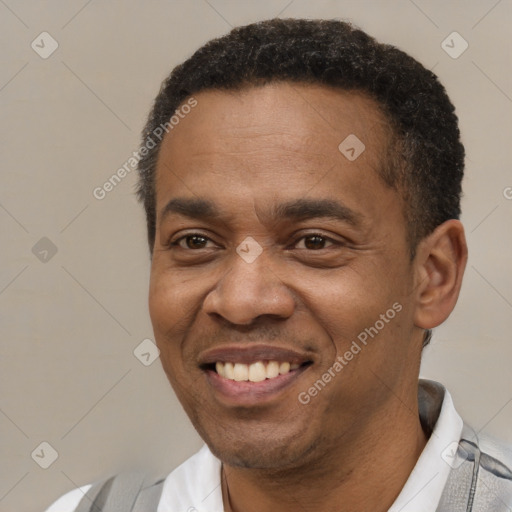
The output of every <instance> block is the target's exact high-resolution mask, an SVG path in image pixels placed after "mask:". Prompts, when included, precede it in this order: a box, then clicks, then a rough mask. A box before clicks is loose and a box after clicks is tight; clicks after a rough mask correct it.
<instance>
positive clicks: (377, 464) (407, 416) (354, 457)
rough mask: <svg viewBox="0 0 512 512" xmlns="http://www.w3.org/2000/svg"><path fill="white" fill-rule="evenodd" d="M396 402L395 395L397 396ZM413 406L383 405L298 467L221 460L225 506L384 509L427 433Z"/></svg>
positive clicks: (341, 511)
mask: <svg viewBox="0 0 512 512" xmlns="http://www.w3.org/2000/svg"><path fill="white" fill-rule="evenodd" d="M397 403H398V401H397ZM413 403H414V407H410V408H409V407H404V404H403V403H399V405H398V406H397V408H396V410H394V411H389V409H386V410H385V411H384V413H383V414H381V415H380V416H379V417H376V418H374V421H372V425H371V426H369V427H368V428H366V429H364V431H361V432H358V433H356V432H352V431H351V432H350V435H346V436H344V438H343V440H342V441H338V442H337V445H336V446H335V448H331V449H329V450H328V451H326V452H324V453H322V454H321V456H319V457H317V459H316V460H314V461H308V463H307V464H306V465H305V467H302V468H293V469H290V468H287V469H286V470H261V469H247V468H238V467H231V466H225V465H223V475H222V476H223V478H222V488H223V489H222V493H223V500H224V507H225V510H226V512H271V511H272V512H274V511H275V510H279V511H280V512H292V511H294V512H295V511H296V510H297V509H300V510H301V511H304V512H313V511H314V512H323V511H330V512H332V511H336V512H349V511H350V512H363V511H367V510H372V511H374V512H380V511H382V512H384V511H387V510H388V509H389V507H390V506H391V505H392V504H393V502H394V501H395V499H396V498H397V497H398V495H399V494H400V491H401V489H402V488H403V486H404V485H405V482H406V481H407V479H408V477H409V475H410V473H411V471H412V469H413V468H414V466H415V464H416V462H417V460H418V458H419V456H420V454H421V452H422V450H423V448H424V447H425V444H426V442H427V437H426V435H425V433H424V432H423V429H422V427H421V423H420V420H419V414H418V407H417V398H415V400H414V402H413Z"/></svg>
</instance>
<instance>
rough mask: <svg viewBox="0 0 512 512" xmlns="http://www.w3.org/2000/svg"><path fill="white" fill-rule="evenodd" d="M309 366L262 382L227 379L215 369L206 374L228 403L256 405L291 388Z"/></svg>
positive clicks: (222, 398)
mask: <svg viewBox="0 0 512 512" xmlns="http://www.w3.org/2000/svg"><path fill="white" fill-rule="evenodd" d="M309 366H310V365H308V366H301V367H299V368H297V369H295V370H290V371H289V372H288V373H285V374H284V375H278V376H277V377H274V378H272V379H265V380H262V381H260V382H249V381H236V380H231V379H225V378H224V377H221V376H220V375H219V374H218V373H217V372H215V371H213V370H206V375H207V377H208V381H209V382H210V384H211V386H212V387H213V388H214V389H215V391H217V392H218V394H219V395H220V398H221V400H222V401H224V402H226V403H227V405H239V406H254V405H260V404H262V403H266V402H269V401H271V400H273V399H275V398H276V397H277V396H278V395H279V394H280V393H281V392H282V391H284V390H285V389H287V388H289V387H290V386H291V385H292V384H293V383H294V382H295V381H296V380H297V379H298V378H299V376H300V375H302V374H303V373H304V372H305V371H306V370H307V369H308V368H309Z"/></svg>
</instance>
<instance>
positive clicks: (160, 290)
mask: <svg viewBox="0 0 512 512" xmlns="http://www.w3.org/2000/svg"><path fill="white" fill-rule="evenodd" d="M195 98H196V100H197V106H196V107H195V108H193V109H192V111H191V112H190V113H189V114H188V115H187V116H186V117H185V118H184V119H182V120H181V121H180V123H179V124H178V125H177V126H175V127H174V128H173V130H172V131H171V132H170V133H169V134H168V135H167V136H166V138H165V139H164V142H163V145H162V148H161V151H160V155H159V160H158V166H157V177H156V197H157V228H156V241H155V246H154V254H153V261H152V272H151V285H150V297H149V304H150V314H151V319H152V322H153V327H154V332H155V338H156V342H157V344H158V347H159V348H160V351H161V355H160V357H161V361H162V365H163V368H164V370H165V372H166V374H167V376H168V378H169V380H170V382H171V384H172V386H173V388H174V390H175V392H176V394H177V396H178V398H179V399H180V401H181V403H182V405H183V407H184V408H185V410H186V412H187V414H188V415H189V417H190V418H191V421H192V422H193V424H194V426H195V427H196V429H197V430H198V432H199V433H200V435H201V436H202V437H203V439H204V440H205V441H206V442H207V443H208V445H209V446H210V449H211V450H212V451H213V452H214V453H215V454H216V455H217V456H218V457H219V458H221V459H222V460H223V461H224V462H226V463H227V464H231V465H239V466H245V467H254V468H286V467H293V466H294V465H296V464H298V461H301V463H302V462H306V461H308V460H310V461H311V460H313V459H315V458H319V457H322V456H324V455H325V454H327V453H329V452H330V451H331V450H332V449H333V447H335V446H339V443H340V441H341V440H343V439H345V440H346V442H350V438H351V437H352V436H355V434H356V433H357V434H360V433H361V432H362V431H363V430H365V429H372V428H374V425H375V424H377V423H378V424H380V425H381V426H383V425H384V424H388V423H390V422H392V421H395V420H396V419H397V416H396V415H400V414H404V415H405V414H411V410H410V408H409V407H408V406H406V405H404V404H403V403H402V402H404V401H405V400H406V399H407V397H409V396H410V393H411V385H412V386H414V388H413V393H415V392H416V387H415V386H416V379H417V372H418V364H419V354H420V344H421V343H416V342H415V343H413V342H412V341H411V340H412V339H415V340H416V341H418V340H420V336H419V334H420V331H419V330H418V329H416V328H415V327H414V325H413V324H414V322H413V312H414V305H413V304H412V303H411V300H410V294H411V291H412V289H413V287H414V272H413V266H412V264H411V263H410V260H409V247H408V245H407V243H406V224H405V221H404V218H403V213H402V211H403V204H402V201H401V199H400V196H399V195H398V193H397V192H396V191H395V190H392V189H390V188H389V187H387V186H386V185H385V184H384V183H383V181H382V180H381V178H380V177H379V176H378V174H377V172H376V169H378V168H379V166H381V165H382V164H383V162H384V159H385V155H386V137H385V135H384V134H385V133H386V131H385V130H386V129H385V121H384V119H383V116H382V115H381V114H380V113H379V112H378V110H377V108H376V106H375V104H374V103H373V102H372V101H371V100H370V99H368V98H366V97H365V96H363V95H361V94H357V93H354V92H344V91H337V90H332V89H329V88H326V87H322V86H311V85H298V84H288V83H279V84H273V85H266V86H264V87H259V88H249V89H245V90H242V91H231V92H221V91H206V92H202V93H199V94H197V95H196V96H195ZM351 134H353V135H355V136H356V137H357V138H358V139H360V141H362V142H363V143H364V145H365V149H364V151H363V152H362V153H361V154H360V155H359V156H358V157H357V158H356V159H353V157H354V155H356V156H357V152H358V151H360V149H361V148H362V147H361V146H355V145H354V144H355V143H354V140H355V139H353V138H352V139H348V142H349V143H348V147H344V146H342V149H343V151H340V149H338V146H339V145H340V143H341V142H342V141H343V140H345V139H346V138H347V137H348V136H349V135H351ZM352 147H354V151H351V148H352ZM347 156H348V157H350V158H347ZM207 206H208V207H207ZM363 333H366V339H365V335H364V334H363ZM362 340H364V342H363V341H362ZM354 342H356V345H354ZM356 347H359V350H358V348H356ZM348 352H350V353H351V354H352V357H350V355H349V354H347V353H348ZM338 358H341V359H338ZM336 361H338V365H337V366H336V365H335V362H336ZM342 361H343V362H342ZM217 362H220V363H223V364H222V365H221V366H220V368H221V369H220V371H221V372H223V371H224V372H229V369H228V368H227V367H229V366H230V365H233V367H234V375H235V378H236V379H242V380H241V381H239V380H233V374H231V373H228V376H227V377H225V376H224V377H223V376H221V375H219V374H218V373H217V372H216V370H215V366H216V364H215V363H217ZM287 363H291V364H292V370H291V371H287V369H288V365H287ZM251 365H253V366H252V367H251ZM333 365H335V366H334V367H333ZM340 365H341V369H340ZM297 366H298V367H297ZM222 368H224V370H223V369H222ZM278 369H280V371H281V372H282V373H280V374H279V375H277V376H275V374H276V372H277V371H279V370H278ZM247 372H249V374H250V375H251V378H252V380H255V381H257V382H252V381H247V380H246V379H247ZM267 372H268V373H267ZM326 374H327V375H328V376H326ZM329 375H330V378H329ZM269 376H270V377H269ZM261 379H264V380H261ZM319 381H322V382H323V385H322V382H319ZM326 381H327V382H326ZM315 382H316V387H315ZM312 389H313V390H312ZM315 390H316V392H315ZM390 411H391V417H390ZM377 420H378V421H377ZM375 434H377V433H375Z"/></svg>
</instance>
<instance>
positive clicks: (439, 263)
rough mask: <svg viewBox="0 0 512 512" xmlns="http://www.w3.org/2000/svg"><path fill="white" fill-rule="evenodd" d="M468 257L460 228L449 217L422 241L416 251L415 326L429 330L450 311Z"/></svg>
mask: <svg viewBox="0 0 512 512" xmlns="http://www.w3.org/2000/svg"><path fill="white" fill-rule="evenodd" d="M467 257H468V250H467V244H466V237H465V235H464V227H463V225H462V223H461V222H460V221H458V220H455V219H451V220H448V221H446V222H444V223H443V224H441V225H439V226H438V227H437V228H436V229H435V230H434V231H433V232H432V233H431V234H430V235H429V236H428V237H426V238H425V239H424V240H422V241H421V242H420V244H419V246H418V251H417V254H416V258H415V260H416V262H415V264H416V265H417V273H416V276H417V282H416V288H415V294H414V297H415V303H416V307H415V315H414V320H415V325H416V326H417V327H420V328H422V329H432V328H434V327H437V326H438V325H440V324H441V323H443V322H444V321H445V320H446V319H447V318H448V316H450V313H451V312H452V310H453V308H454V307H455V304H456V303H457V299H458V296H459V292H460V288H461V286H462V277H463V274H464V269H465V268H466V262H467Z"/></svg>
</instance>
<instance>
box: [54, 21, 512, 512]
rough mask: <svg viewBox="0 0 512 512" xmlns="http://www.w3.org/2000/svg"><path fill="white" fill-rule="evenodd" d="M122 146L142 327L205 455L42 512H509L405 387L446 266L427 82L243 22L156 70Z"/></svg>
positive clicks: (358, 49) (445, 113) (365, 40)
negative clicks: (131, 190) (140, 257)
mask: <svg viewBox="0 0 512 512" xmlns="http://www.w3.org/2000/svg"><path fill="white" fill-rule="evenodd" d="M143 144H144V146H145V147H146V148H147V150H146V151H143V152H141V154H142V153H144V154H143V156H142V159H141V161H140V163H139V171H140V182H139V190H138V194H139V198H140V199H141V200H142V202H143V204H144V207H145V211H146V215H147V226H148V240H149V246H150V251H151V255H152V263H151V283H150V293H149V304H150V315H151V320H152V323H153V328H154V333H155V339H156V343H157V345H158V347H159V349H160V358H161V361H162V365H163V368H164V370H165V372H166V374H167V376H168V378H169V381H170V383H171V384H172V386H173V388H174V391H175V392H176V394H177V396H178V398H179V400H180V402H181V404H182V405H183V407H184V409H185V410H186V412H187V414H188V416H189V417H190V419H191V421H192V423H193V425H194V427H195V428H196V429H197V431H198V432H199V434H200V435H201V437H202V438H203V439H204V441H205V443H206V445H205V446H204V447H203V449H202V450H201V451H200V452H198V453H197V454H196V455H194V456H193V457H191V458H190V459H189V460H188V461H186V462H185V463H184V464H183V465H181V466H180V467H179V468H177V469H176V470H174V471H173V472H172V473H171V474H170V475H169V476H168V477H167V478H166V479H165V481H164V482H159V483H158V484H155V485H153V486H150V485H146V486H145V487H143V489H142V490H141V492H139V488H140V487H141V485H142V484H138V486H136V485H135V484H134V485H131V486H127V487H126V488H123V487H119V486H118V487H117V488H116V482H117V480H109V481H108V482H107V485H106V486H104V487H103V488H101V486H99V485H95V486H93V487H92V488H91V487H90V486H85V487H83V488H81V489H78V490H75V491H73V492H71V493H69V494H68V495H66V496H65V497H63V498H61V500H60V501H59V502H56V503H55V504H54V505H53V506H52V507H50V509H48V511H49V512H50V511H51V512H54V511H57V510H59V511H63V512H64V511H71V510H75V508H76V507H77V506H78V508H77V510H90V509H91V510H92V509H96V510H103V509H104V510H108V507H109V506H110V505H107V504H106V503H110V504H111V505H112V504H113V505H114V506H118V507H119V508H113V509H112V510H131V506H132V505H133V503H135V505H134V510H158V511H159V512H163V511H169V512H181V511H183V512H184V511H187V510H188V511H204V512H206V511H207V512H221V511H223V510H225V511H231V512H268V511H271V510H272V511H275V510H279V511H280V512H288V511H297V510H300V511H308V512H309V511H315V512H321V511H327V510H329V511H340V512H342V511H346V512H348V511H349V512H363V511H373V512H379V511H382V512H383V511H387V510H389V511H393V512H398V511H401V512H420V511H425V512H426V511H432V512H433V511H436V510H438V511H449V512H457V511H474V512H477V511H478V512H480V511H491V510H492V511H493V512H496V511H506V510H511V507H512V471H511V469H510V468H511V467H512V455H511V453H510V450H509V449H508V448H506V447H504V446H501V445H500V444H499V443H497V442H495V441H493V440H489V439H488V438H486V437H485V436H483V435H481V434H480V433H477V432H475V431H474V430H472V429H471V428H470V427H469V426H468V425H465V424H464V423H463V421H462V419H461V418H460V416H459V415H458V414H457V412H456V411H455V409H454V406H453V403H452V400H451V397H450V394H449V393H448V391H447V390H445V388H444V387H443V386H441V385H440V384H438V383H435V382H431V381H425V380H421V381H419V384H418V376H419V368H420V360H421V353H422V349H423V347H424V346H425V345H426V344H427V343H428V341H429V339H430V334H431V329H433V328H434V327H436V326H438V325H439V324H441V323H442V322H443V321H444V320H446V318H448V316H449V315H450V313H451V311H452V310H453V308H454V306H455V303H456V301H457V298H458V295H459V291H460V287H461V282H462V277H463V273H464V268H465V265H466V260H467V247H466V241H465V237H464V229H463V226H462V224H461V223H460V221H459V220H458V218H459V214H460V194H461V180H462V176H463V167H464V149H463V146H462V144H461V142H460V136H459V130H458V126H457V117H456V115H455V114H454V108H453V106H452V104H451V102H450V101H449V99H448V97H447V95H446V92H445V90H444V88H443V87H442V85H441V84H440V83H439V81H438V80H437V78H436V77H435V75H434V74H433V73H432V72H430V71H428V70H426V69H425V68H424V67H423V66H422V65H421V64H419V63H418V62H416V61H415V60H414V59H412V58H411V57H409V56H408V55H406V54H404V53H403V52H401V51H399V50H397V49H396V48H394V47H391V46H388V45H383V44H379V43H377V42H376V41H375V40H374V39H372V38H371V37H369V36H368V35H367V34H365V33H363V32H362V31H360V30H357V29H355V28H353V27H352V26H350V25H349V24H346V23H344V22H341V21H307V20H293V19H290V20H280V19H274V20H269V21H265V22H260V23H256V24H253V25H249V26H246V27H241V28H237V29H235V30H233V31H232V32H231V33H230V34H228V35H227V36H225V37H222V38H219V39H216V40H213V41H211V42H209V43H208V44H206V45H205V46H203V47H202V48H200V49H199V50H198V51H197V52H196V53H195V54H194V55H193V56H192V57H191V58H190V59H188V60H187V61H186V62H184V63H183V64H181V65H180V66H178V67H177V68H175V69H174V71H173V72H172V73H171V75H170V76H169V78H168V79H167V80H166V82H165V83H164V84H163V86H162V88H161V90H160V93H159V94H158V96H157V98H156V101H155V104H154V107H153V110H152V112H151V114H150V116H149V120H148V123H147V125H146V128H145V130H144V135H143ZM125 490H126V493H125ZM116 492H117V493H118V495H119V496H121V498H119V499H120V500H123V499H126V506H125V505H123V507H124V506H125V508H122V507H121V505H119V503H120V502H118V504H117V505H116V503H114V501H115V500H114V498H112V496H113V495H115V494H116ZM84 493H87V495H86V496H85V497H83V494H84ZM130 493H131V494H130ZM128 494H130V496H132V495H133V498H132V497H130V498H129V499H128V498H123V496H125V497H126V496H127V495H128ZM109 496H110V498H109ZM109 500H110V501H109ZM79 502H80V505H78V503H79ZM123 503H124V502H123ZM143 503H144V505H143ZM151 507H152V508H151Z"/></svg>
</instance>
